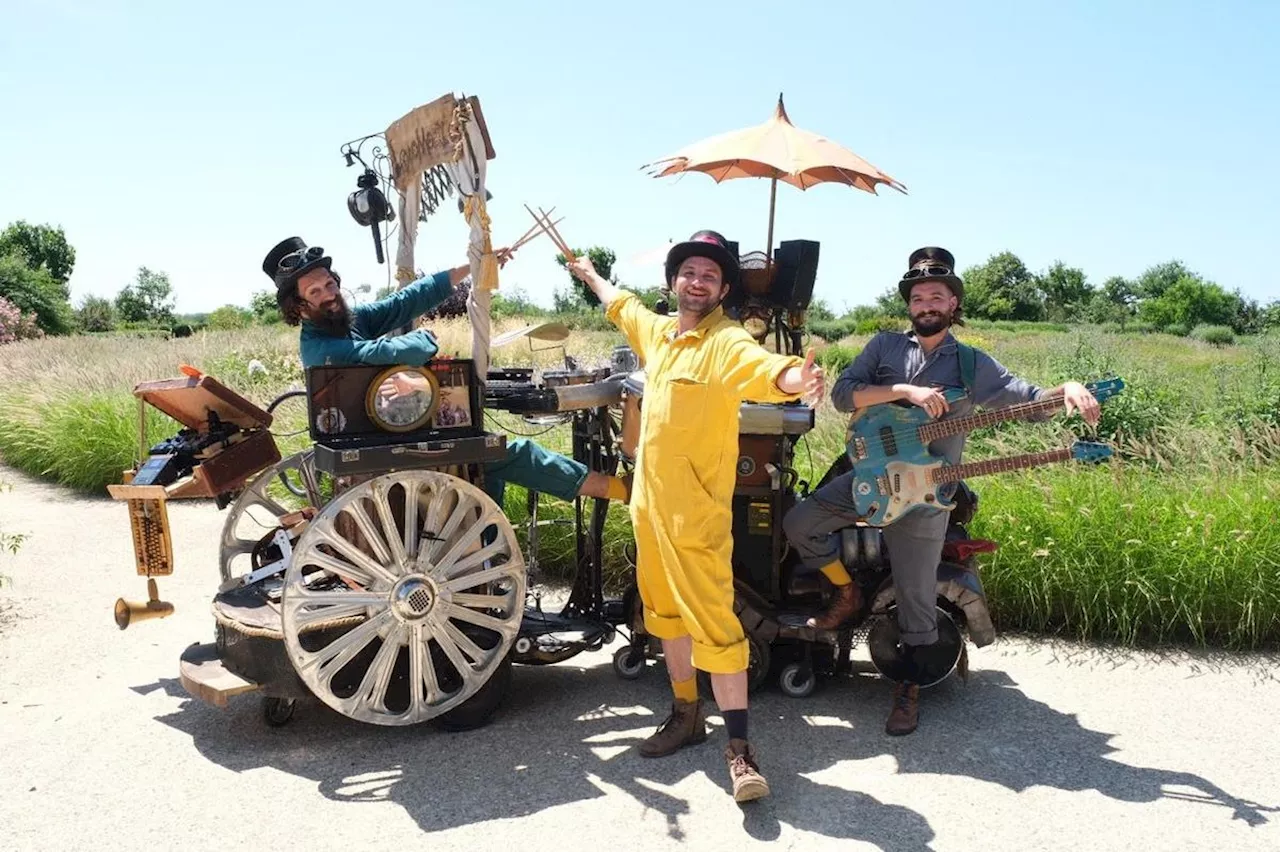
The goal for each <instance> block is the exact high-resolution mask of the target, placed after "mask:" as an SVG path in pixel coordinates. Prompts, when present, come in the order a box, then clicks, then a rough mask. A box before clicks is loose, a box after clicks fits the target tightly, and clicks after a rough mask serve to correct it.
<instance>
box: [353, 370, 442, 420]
mask: <svg viewBox="0 0 1280 852" xmlns="http://www.w3.org/2000/svg"><path fill="white" fill-rule="evenodd" d="M439 404H440V382H439V381H438V380H437V379H436V374H435V373H433V372H431V371H430V370H426V369H423V368H422V367H391V368H389V369H386V370H384V371H383V372H381V373H379V374H378V376H377V378H375V379H374V380H373V382H372V383H370V385H369V391H368V396H367V397H366V398H365V409H366V410H367V412H368V414H369V419H370V420H372V421H373V423H374V425H375V426H377V427H378V428H379V429H385V430H387V431H388V432H412V431H414V430H415V429H421V428H423V427H425V426H426V425H427V424H428V423H430V422H431V418H432V416H433V415H434V414H435V413H436V408H437V407H438V406H439Z"/></svg>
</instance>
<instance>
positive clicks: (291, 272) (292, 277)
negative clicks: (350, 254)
mask: <svg viewBox="0 0 1280 852" xmlns="http://www.w3.org/2000/svg"><path fill="white" fill-rule="evenodd" d="M290 255H297V257H296V258H292V259H291V262H289V263H286V264H285V268H281V266H280V261H282V260H284V259H285V258H286V257H290ZM321 266H323V267H324V268H325V269H329V270H332V269H333V258H331V257H329V256H327V255H326V254H325V253H324V249H323V248H321V247H320V246H308V245H307V244H306V243H305V242H303V240H302V237H289V238H288V239H287V240H281V241H280V242H278V243H276V245H275V247H274V248H272V249H271V251H269V252H267V256H266V257H265V258H263V260H262V271H263V272H265V273H266V274H267V277H268V278H270V279H271V280H272V281H274V282H275V283H276V287H277V289H281V290H284V289H287V288H289V287H291V286H293V285H294V284H296V283H297V281H298V279H299V278H301V277H302V276H303V275H305V274H306V273H308V272H310V271H311V270H313V269H316V268H318V267H321Z"/></svg>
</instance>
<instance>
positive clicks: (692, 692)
mask: <svg viewBox="0 0 1280 852" xmlns="http://www.w3.org/2000/svg"><path fill="white" fill-rule="evenodd" d="M671 691H672V692H674V693H675V694H676V700H677V701H697V700H698V678H697V677H696V676H695V677H691V678H689V679H688V680H673V681H671Z"/></svg>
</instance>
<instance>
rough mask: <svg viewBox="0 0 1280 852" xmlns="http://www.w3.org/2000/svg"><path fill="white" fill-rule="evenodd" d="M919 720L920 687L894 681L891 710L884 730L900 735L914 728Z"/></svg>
mask: <svg viewBox="0 0 1280 852" xmlns="http://www.w3.org/2000/svg"><path fill="white" fill-rule="evenodd" d="M919 721H920V687H919V686H917V685H916V684H914V683H896V684H894V686H893V710H892V711H890V713H889V721H887V722H885V725H884V732H885V733H886V734H888V735H889V736H891V737H900V736H903V735H904V734H909V733H911V732H912V731H914V730H915V729H916V725H917V724H918V723H919Z"/></svg>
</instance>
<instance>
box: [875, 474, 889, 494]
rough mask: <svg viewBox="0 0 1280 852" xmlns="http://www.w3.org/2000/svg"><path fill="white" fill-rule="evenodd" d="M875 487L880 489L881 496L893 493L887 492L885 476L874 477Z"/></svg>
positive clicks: (887, 481) (887, 479)
mask: <svg viewBox="0 0 1280 852" xmlns="http://www.w3.org/2000/svg"><path fill="white" fill-rule="evenodd" d="M876 487H877V488H879V489H880V493H881V494H892V493H893V492H892V491H890V490H889V477H887V476H877V477H876Z"/></svg>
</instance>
